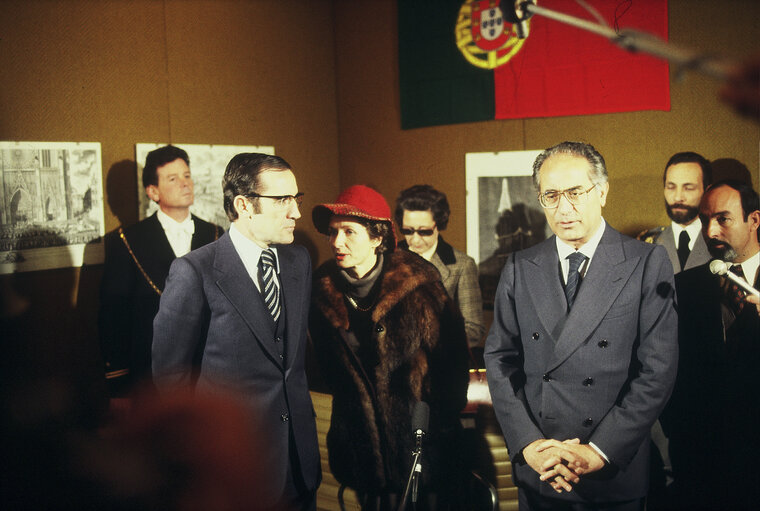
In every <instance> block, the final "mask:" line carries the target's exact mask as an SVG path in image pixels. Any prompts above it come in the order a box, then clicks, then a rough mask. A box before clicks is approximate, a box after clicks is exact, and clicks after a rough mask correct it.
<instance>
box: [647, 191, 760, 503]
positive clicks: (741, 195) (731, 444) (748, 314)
mask: <svg viewBox="0 0 760 511" xmlns="http://www.w3.org/2000/svg"><path fill="white" fill-rule="evenodd" d="M699 215H700V217H701V221H702V234H703V236H704V238H705V241H706V243H707V248H708V249H709V251H710V254H711V255H712V256H713V257H715V258H716V259H720V260H723V261H726V262H727V263H729V264H730V265H731V269H730V270H729V271H731V272H732V273H734V274H738V275H739V278H741V279H744V281H745V282H746V283H747V284H751V285H754V287H755V288H756V289H757V288H758V287H760V277H758V267H759V266H760V243H759V242H758V226H760V201H759V200H758V195H757V192H755V191H754V190H752V188H751V187H750V186H749V185H747V184H745V183H740V182H737V181H721V182H719V183H716V184H714V185H713V186H712V187H710V188H709V189H708V190H707V192H705V195H704V197H703V198H702V203H701V206H700V213H699ZM676 289H677V291H678V305H679V345H680V350H681V358H680V361H679V364H678V378H677V380H676V386H675V389H674V391H673V396H672V398H671V400H670V403H669V404H668V406H667V408H666V409H665V412H664V413H663V415H662V418H661V422H662V424H663V427H664V428H665V430H666V432H667V433H668V436H669V437H670V453H671V460H672V462H673V476H674V478H675V482H674V486H675V489H674V492H675V499H674V501H675V502H676V503H677V505H676V506H675V507H677V508H678V509H690V510H691V509H726V510H728V509H731V510H733V509H757V506H758V502H760V490H758V488H759V487H758V485H757V484H755V483H754V481H757V479H758V476H760V469H758V465H757V454H758V452H760V441H759V440H758V434H757V427H758V424H759V423H760V400H759V399H758V397H757V393H756V392H755V390H754V389H755V387H756V386H757V382H758V380H760V317H759V316H758V311H757V309H756V307H755V305H753V304H751V303H747V302H746V297H745V293H744V292H742V291H741V289H740V288H738V286H734V285H733V284H732V281H731V280H728V279H726V278H725V277H721V276H719V275H713V274H712V272H711V271H710V268H709V265H708V264H705V265H702V266H699V267H697V268H694V269H691V270H687V271H684V272H681V273H680V274H678V275H677V276H676Z"/></svg>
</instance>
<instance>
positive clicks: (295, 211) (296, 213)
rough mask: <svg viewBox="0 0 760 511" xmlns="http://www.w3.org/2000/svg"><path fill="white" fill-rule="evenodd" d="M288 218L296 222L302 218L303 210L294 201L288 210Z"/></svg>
mask: <svg viewBox="0 0 760 511" xmlns="http://www.w3.org/2000/svg"><path fill="white" fill-rule="evenodd" d="M288 218H292V219H294V220H298V219H299V218H301V209H300V208H299V207H298V203H297V202H296V201H293V203H292V204H291V205H290V208H289V209H288Z"/></svg>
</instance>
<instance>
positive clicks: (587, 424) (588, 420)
mask: <svg viewBox="0 0 760 511" xmlns="http://www.w3.org/2000/svg"><path fill="white" fill-rule="evenodd" d="M593 423H594V419H592V418H591V417H589V418H587V419H586V420H584V421H583V425H584V426H586V427H588V426H591V425H592V424H593Z"/></svg>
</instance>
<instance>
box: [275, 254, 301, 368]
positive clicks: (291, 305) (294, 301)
mask: <svg viewBox="0 0 760 511" xmlns="http://www.w3.org/2000/svg"><path fill="white" fill-rule="evenodd" d="M277 255H278V256H279V258H280V286H282V296H283V302H284V303H285V315H284V316H281V317H280V321H287V323H286V324H285V325H286V326H287V332H286V333H287V338H288V342H287V343H286V345H285V350H286V355H285V361H286V363H287V365H291V363H292V361H293V357H294V356H295V354H296V351H297V348H298V342H299V339H298V332H300V331H301V323H302V322H303V321H304V316H305V312H304V311H303V310H302V307H301V299H302V298H303V293H304V290H305V289H306V287H305V286H306V283H304V282H302V280H303V279H301V277H300V276H299V275H298V274H297V272H294V271H291V269H292V268H294V267H295V266H296V263H295V260H294V257H293V252H292V251H291V250H288V248H286V247H282V246H278V247H277Z"/></svg>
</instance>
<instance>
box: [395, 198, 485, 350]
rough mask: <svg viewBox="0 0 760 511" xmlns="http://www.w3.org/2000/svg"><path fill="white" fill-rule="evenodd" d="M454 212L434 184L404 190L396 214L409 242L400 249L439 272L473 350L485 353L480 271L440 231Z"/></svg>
mask: <svg viewBox="0 0 760 511" xmlns="http://www.w3.org/2000/svg"><path fill="white" fill-rule="evenodd" d="M450 212H451V211H450V210H449V202H448V200H446V195H445V194H444V193H442V192H439V191H438V190H436V189H435V188H433V187H432V186H430V185H415V186H412V187H411V188H407V189H406V190H404V191H402V192H401V194H399V196H398V199H396V212H395V213H396V214H395V217H396V222H397V223H398V225H399V226H400V228H401V229H400V230H401V234H403V235H404V239H405V240H404V241H402V242H401V243H399V246H400V247H401V248H402V249H404V250H410V251H412V252H414V253H416V254H418V255H420V256H421V257H422V258H424V259H426V260H427V261H430V262H431V263H433V265H434V266H435V267H436V268H437V269H438V271H439V272H440V274H441V281H442V282H443V286H444V287H445V288H446V291H447V292H448V293H449V296H450V297H451V298H452V300H454V302H455V303H456V304H457V305H458V306H459V310H460V311H461V312H462V316H464V325H465V330H466V331H467V342H468V344H469V346H470V349H472V348H480V349H479V350H476V351H479V352H480V353H481V354H482V339H483V334H485V325H484V324H483V300H482V298H481V294H480V286H479V285H478V268H477V266H476V265H475V261H474V260H473V258H472V257H470V256H468V255H467V254H465V253H464V252H460V251H459V250H457V249H455V248H454V247H452V246H451V245H449V244H448V243H446V242H445V241H444V240H443V236H441V235H440V231H443V230H446V226H447V225H448V223H449V214H450ZM481 356H482V355H481ZM480 358H481V357H478V359H480Z"/></svg>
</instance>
